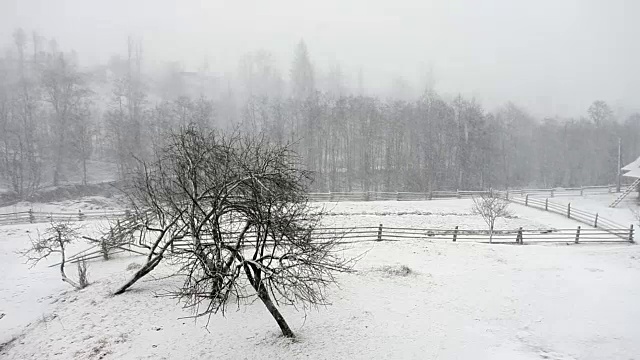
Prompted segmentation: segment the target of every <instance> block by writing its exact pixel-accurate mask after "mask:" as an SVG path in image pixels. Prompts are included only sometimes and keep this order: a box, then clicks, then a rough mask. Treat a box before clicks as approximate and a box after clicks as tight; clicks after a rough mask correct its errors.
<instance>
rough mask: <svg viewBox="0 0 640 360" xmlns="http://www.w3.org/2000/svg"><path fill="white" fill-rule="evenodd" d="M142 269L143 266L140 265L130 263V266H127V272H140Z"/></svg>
mask: <svg viewBox="0 0 640 360" xmlns="http://www.w3.org/2000/svg"><path fill="white" fill-rule="evenodd" d="M141 267H142V265H140V264H138V263H134V262H133V263H130V264H129V265H127V270H138V269H140V268H141Z"/></svg>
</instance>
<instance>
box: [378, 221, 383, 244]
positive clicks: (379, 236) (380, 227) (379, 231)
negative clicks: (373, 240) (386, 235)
mask: <svg viewBox="0 0 640 360" xmlns="http://www.w3.org/2000/svg"><path fill="white" fill-rule="evenodd" d="M378 241H382V224H380V226H379V227H378Z"/></svg>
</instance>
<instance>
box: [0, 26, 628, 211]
mask: <svg viewBox="0 0 640 360" xmlns="http://www.w3.org/2000/svg"><path fill="white" fill-rule="evenodd" d="M3 44H4V47H3V52H2V55H1V57H0V174H1V176H2V181H3V184H4V186H3V187H4V188H5V189H7V190H9V191H11V192H12V193H13V194H15V195H16V196H18V197H20V198H26V197H28V196H30V195H32V194H33V193H34V192H36V191H37V190H39V189H42V188H46V187H49V186H59V185H64V184H69V183H76V184H77V183H83V184H87V183H95V182H100V181H106V180H118V179H122V178H123V177H125V176H126V174H127V169H128V168H130V166H132V165H133V164H134V163H135V162H136V160H141V159H148V158H149V157H150V156H151V154H153V153H154V149H156V148H157V147H158V146H160V145H161V144H162V142H163V134H164V133H165V132H166V131H167V130H170V129H175V128H178V127H180V126H183V125H187V124H192V123H193V124H198V126H201V127H203V128H217V129H220V130H224V131H234V130H238V129H241V130H242V131H243V132H251V133H255V134H261V135H262V136H265V137H267V138H268V139H269V140H270V141H273V142H275V143H279V144H284V143H289V144H291V146H292V147H293V148H294V149H295V150H296V151H297V152H298V153H299V154H300V155H301V156H302V157H303V159H304V162H305V165H306V167H307V169H308V170H310V171H312V172H313V173H314V174H315V176H314V182H313V184H312V185H311V189H312V190H314V191H317V192H329V191H331V192H338V191H416V192H418V191H420V192H426V191H435V190H456V189H465V190H474V189H487V188H499V189H509V188H522V187H536V186H537V187H545V188H549V187H573V186H586V185H603V184H611V183H614V182H615V181H616V175H617V168H618V160H619V159H618V156H619V145H621V149H622V152H621V158H622V159H620V160H621V161H622V162H623V163H625V162H628V161H631V160H633V159H635V157H636V156H637V155H638V152H639V151H640V149H638V145H639V144H640V141H639V139H638V136H639V135H640V114H637V113H632V114H631V115H625V116H618V115H617V114H616V112H615V111H614V110H613V109H612V107H611V106H610V105H609V104H607V102H605V101H602V100H599V99H593V100H594V101H593V103H592V104H591V105H590V106H589V107H588V108H586V109H584V111H583V113H582V114H581V115H580V116H575V117H567V118H560V117H552V118H551V117H549V118H539V117H536V116H533V115H531V114H530V113H529V112H528V111H527V109H526V108H524V107H522V106H519V105H518V104H516V103H513V102H510V99H504V104H503V105H501V106H499V107H497V108H495V109H487V108H485V107H484V106H483V104H482V103H481V102H480V101H477V100H476V99H474V98H469V97H464V96H461V95H451V94H447V95H443V94H440V93H439V92H438V89H437V86H435V84H436V82H435V81H434V79H435V78H436V75H437V74H433V73H430V74H428V75H429V76H426V77H425V79H426V80H425V81H422V82H423V83H422V84H421V85H420V90H419V91H409V89H408V88H409V85H408V84H407V82H406V80H405V79H403V78H402V77H398V78H395V79H389V86H388V89H387V91H384V92H377V93H374V92H373V91H368V90H367V74H366V72H364V71H363V70H362V69H361V70H360V71H358V72H357V73H356V74H345V73H344V72H343V71H342V70H341V68H340V66H339V65H335V66H332V67H331V68H329V69H319V68H317V67H316V66H314V60H313V48H312V47H310V46H308V45H307V44H306V43H305V41H304V40H300V41H299V43H297V44H292V46H291V57H290V61H289V64H287V66H286V67H282V68H280V67H279V66H278V64H277V63H276V61H275V60H274V58H273V56H272V54H271V53H270V52H269V51H268V50H257V51H253V52H249V53H247V54H245V55H244V56H242V57H241V59H240V60H239V62H238V65H237V69H235V71H233V72H224V71H222V70H220V71H217V69H214V68H210V66H209V65H208V64H207V62H206V60H205V61H203V63H202V65H201V66H200V67H199V68H198V69H197V70H195V71H186V70H185V69H184V68H183V67H182V66H181V65H180V63H179V62H170V63H167V64H165V65H164V66H163V67H161V68H160V69H157V68H156V69H153V70H149V71H147V68H146V67H145V60H146V59H145V52H144V47H143V43H142V42H141V41H140V40H136V39H134V38H131V37H130V38H129V39H122V45H123V46H122V48H123V52H122V53H121V54H114V55H113V56H112V57H111V58H110V60H109V61H108V62H107V63H105V64H101V65H92V66H85V65H84V64H82V63H79V61H78V56H77V54H76V53H74V52H73V51H71V52H63V51H61V50H60V47H59V45H58V44H57V42H56V40H55V39H53V38H47V37H45V36H42V35H40V34H37V33H35V32H29V31H26V30H23V29H17V30H15V31H14V33H13V36H12V38H7V39H3Z"/></svg>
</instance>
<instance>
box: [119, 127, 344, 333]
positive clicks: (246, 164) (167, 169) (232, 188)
mask: <svg viewBox="0 0 640 360" xmlns="http://www.w3.org/2000/svg"><path fill="white" fill-rule="evenodd" d="M139 170H140V171H139V172H138V173H137V174H136V175H135V176H132V179H133V181H132V183H131V185H130V186H129V187H128V188H127V189H126V190H125V192H126V193H127V195H128V197H129V199H130V201H131V213H130V216H129V217H128V218H127V219H126V220H125V224H126V225H125V224H123V227H125V228H127V229H130V231H131V232H130V233H129V236H130V237H131V241H138V242H139V243H141V244H146V246H147V247H148V248H149V250H150V251H149V255H148V257H147V262H146V263H145V264H144V265H143V266H142V267H141V268H140V269H139V270H138V271H137V272H136V273H135V274H134V275H133V277H132V279H131V280H130V281H128V282H127V283H126V284H124V285H123V286H122V287H121V288H120V289H118V290H117V291H116V292H115V294H121V293H123V292H124V291H126V290H127V289H128V288H129V287H130V286H132V285H133V284H134V283H135V282H136V281H138V280H139V279H140V278H142V277H143V276H145V275H146V274H148V273H149V272H151V271H153V269H154V268H155V267H156V266H157V265H158V264H159V263H160V262H161V261H162V260H163V258H165V257H167V258H169V259H171V260H172V261H173V262H175V263H177V264H178V265H179V271H178V272H177V275H180V276H183V278H184V284H183V286H182V288H181V290H180V291H179V292H177V293H174V295H176V296H178V297H179V298H181V299H182V300H184V301H185V303H186V305H187V307H191V308H193V310H194V311H195V315H196V316H202V315H209V316H210V314H214V313H217V312H218V311H221V312H222V313H223V314H224V311H225V308H226V306H227V304H228V303H229V300H231V299H235V300H236V302H237V305H238V306H239V305H240V303H241V300H243V299H246V298H252V297H257V298H259V299H260V300H261V301H262V302H263V303H264V305H265V306H266V307H267V309H268V311H269V312H270V314H271V315H272V316H273V317H274V319H275V320H276V322H277V323H278V326H279V327H280V329H281V331H282V334H283V335H284V336H286V337H294V333H293V331H292V330H291V328H290V327H289V325H288V324H287V322H286V321H285V319H284V317H283V316H282V314H281V313H280V311H279V310H278V307H277V305H279V304H293V303H301V304H304V307H305V308H306V306H307V305H318V304H326V301H325V300H326V299H325V292H324V290H325V288H326V286H328V285H330V284H332V283H334V281H335V278H334V276H333V274H334V272H346V271H350V270H351V267H352V264H353V260H352V259H346V258H343V257H341V256H339V252H338V249H337V248H336V246H337V245H338V241H339V239H340V236H339V235H335V234H326V233H325V234H320V235H316V233H314V229H316V228H317V227H318V224H319V221H320V219H321V215H322V214H321V212H318V211H317V209H316V208H312V207H311V206H310V205H309V204H308V202H307V197H306V196H307V195H306V189H307V188H306V186H307V184H308V181H309V175H310V174H309V173H308V172H307V171H304V170H301V169H300V164H299V159H298V157H297V155H296V154H294V153H292V152H291V151H290V150H289V148H288V147H287V146H280V145H274V144H271V143H269V142H268V141H267V140H265V139H264V138H250V137H246V136H239V135H237V134H236V135H230V136H227V135H222V134H220V133H218V132H215V131H211V132H208V131H203V130H201V129H198V128H197V127H195V126H190V127H187V128H184V129H182V130H180V131H179V132H177V133H174V134H173V135H172V136H171V139H170V141H169V142H168V145H167V146H166V147H164V148H162V149H161V150H160V151H159V152H158V153H157V154H156V160H155V161H154V162H152V163H142V164H141V167H140V169H139ZM174 248H175V249H174ZM171 249H174V251H173V252H171V251H168V250H171Z"/></svg>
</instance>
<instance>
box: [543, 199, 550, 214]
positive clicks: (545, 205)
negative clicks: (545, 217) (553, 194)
mask: <svg viewBox="0 0 640 360" xmlns="http://www.w3.org/2000/svg"><path fill="white" fill-rule="evenodd" d="M544 211H549V198H546V199H544Z"/></svg>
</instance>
